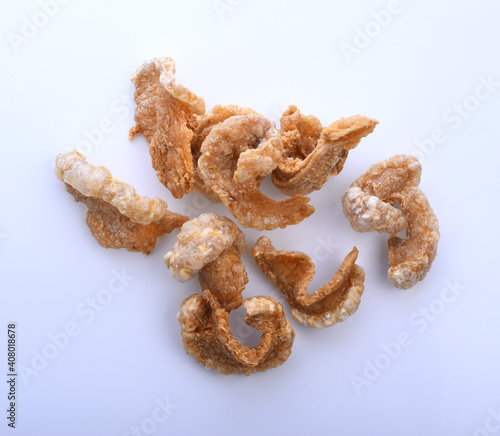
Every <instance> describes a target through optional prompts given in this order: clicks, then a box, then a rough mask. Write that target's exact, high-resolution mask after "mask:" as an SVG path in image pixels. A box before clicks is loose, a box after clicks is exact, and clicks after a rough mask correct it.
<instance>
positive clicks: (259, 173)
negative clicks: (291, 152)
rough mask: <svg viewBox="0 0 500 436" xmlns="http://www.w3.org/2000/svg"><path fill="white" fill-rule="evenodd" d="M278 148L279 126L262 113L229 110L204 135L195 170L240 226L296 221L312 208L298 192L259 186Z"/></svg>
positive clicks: (274, 162) (264, 227) (262, 227)
mask: <svg viewBox="0 0 500 436" xmlns="http://www.w3.org/2000/svg"><path fill="white" fill-rule="evenodd" d="M282 151H283V143H282V141H281V137H280V134H279V132H278V131H277V129H276V128H275V126H274V124H273V123H271V122H270V121H269V120H267V119H266V118H264V117H263V116H262V115H259V114H248V115H238V116H232V117H230V118H228V119H226V120H225V121H224V122H222V123H220V124H217V125H216V126H214V127H213V128H212V129H211V131H210V133H209V134H208V135H207V137H206V138H205V140H204V141H203V143H202V145H201V156H200V158H199V159H198V172H199V175H200V177H201V178H202V180H203V182H204V183H205V185H206V186H207V187H208V188H209V189H211V190H212V191H213V192H214V193H215V194H216V195H217V196H218V197H219V198H220V199H221V200H222V202H223V203H224V204H225V205H226V207H227V208H228V209H229V210H230V211H231V213H232V214H233V215H234V216H235V217H236V218H237V219H238V220H239V222H240V223H241V224H242V225H243V226H244V227H252V228H254V229H256V230H272V229H275V228H277V227H281V228H284V227H286V226H287V225H290V224H297V223H299V222H301V221H302V220H303V219H305V218H307V217H308V216H309V215H311V214H312V213H313V212H314V208H313V207H312V206H310V205H308V204H307V203H308V202H309V198H307V197H303V196H301V195H296V196H294V197H292V198H289V199H286V200H284V201H276V200H273V199H271V198H269V197H267V196H266V195H264V194H263V193H261V192H260V190H259V185H260V183H261V181H262V178H263V177H265V176H266V175H267V174H269V173H271V172H272V171H273V170H274V168H276V165H277V163H278V162H279V160H280V159H281V153H282Z"/></svg>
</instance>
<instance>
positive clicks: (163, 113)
mask: <svg viewBox="0 0 500 436" xmlns="http://www.w3.org/2000/svg"><path fill="white" fill-rule="evenodd" d="M174 74H175V64H174V61H173V60H172V59H171V58H168V57H162V58H154V59H151V60H148V61H145V62H144V63H143V64H142V65H141V66H140V67H139V68H138V69H137V71H136V72H135V73H134V74H133V75H132V77H131V80H132V82H133V83H134V85H135V88H136V90H135V94H134V98H135V102H136V103H137V108H136V111H135V121H136V125H135V126H134V127H132V128H131V129H130V134H129V137H130V139H132V138H133V137H134V135H135V134H136V133H142V134H143V135H144V136H145V137H146V139H147V141H148V142H149V144H150V146H149V151H150V154H151V161H152V165H153V168H154V169H155V171H156V175H157V176H158V179H159V180H160V181H161V183H163V184H164V185H165V186H166V187H167V188H168V189H169V190H170V192H171V193H172V195H173V196H174V198H182V196H183V195H184V194H187V193H188V192H191V191H192V190H193V184H194V170H193V158H192V156H191V139H192V137H193V132H192V129H191V125H190V120H191V119H192V117H193V115H195V114H203V113H204V112H205V102H204V100H203V99H202V98H200V97H198V96H196V95H195V94H194V93H192V92H191V91H189V90H188V89H186V88H185V87H184V86H183V85H182V84H181V83H180V82H179V81H178V79H177V78H176V77H175V75H174Z"/></svg>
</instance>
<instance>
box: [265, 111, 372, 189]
mask: <svg viewBox="0 0 500 436" xmlns="http://www.w3.org/2000/svg"><path fill="white" fill-rule="evenodd" d="M377 124H378V121H376V120H374V119H371V118H367V117H364V116H361V115H355V116H352V117H349V118H342V119H340V120H338V121H335V122H334V123H332V124H330V125H329V126H328V127H324V128H323V127H322V126H321V123H320V121H319V120H318V119H317V118H316V117H314V116H312V115H309V116H304V115H302V114H301V113H300V111H299V110H298V109H297V108H296V107H295V106H290V107H289V108H288V109H287V110H286V111H285V112H284V113H283V116H282V117H281V136H282V140H283V144H284V153H283V159H281V160H280V162H279V163H278V166H277V168H276V169H275V170H274V171H273V175H272V180H273V183H274V184H275V186H276V187H277V188H278V189H279V190H280V191H281V192H283V193H284V194H285V195H296V194H302V195H307V194H309V193H310V192H312V191H315V190H318V189H320V188H321V187H322V186H323V185H324V183H325V182H326V181H327V179H328V176H329V175H332V176H334V175H337V174H338V173H340V171H342V168H343V166H344V163H345V160H346V159H347V155H348V153H349V150H352V149H353V148H355V147H356V146H357V145H358V144H359V142H360V141H361V139H362V138H363V137H365V136H367V135H368V134H370V133H371V132H373V130H374V129H375V126H376V125H377Z"/></svg>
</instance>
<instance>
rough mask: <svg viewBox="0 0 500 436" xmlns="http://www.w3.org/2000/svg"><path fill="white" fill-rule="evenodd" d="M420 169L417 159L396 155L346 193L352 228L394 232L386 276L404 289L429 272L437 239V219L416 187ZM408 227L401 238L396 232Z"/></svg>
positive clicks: (366, 230)
mask: <svg viewBox="0 0 500 436" xmlns="http://www.w3.org/2000/svg"><path fill="white" fill-rule="evenodd" d="M421 173H422V166H421V165H420V162H419V161H418V160H417V159H416V158H414V157H413V156H409V155H396V156H393V157H391V158H389V159H387V160H385V161H383V162H380V163H378V164H375V165H373V166H372V167H371V168H370V169H369V170H368V171H367V172H366V173H365V174H363V175H362V176H361V177H359V178H358V179H357V180H355V181H354V182H353V184H352V185H351V187H350V188H349V189H348V190H347V192H346V193H345V195H344V196H343V197H342V205H343V208H344V214H345V215H346V217H347V218H348V219H349V221H350V223H351V226H352V228H353V229H354V230H356V231H358V232H369V231H373V230H377V231H379V232H387V233H389V234H390V235H391V237H390V238H389V262H390V269H389V273H388V278H389V280H390V281H391V282H392V283H393V284H394V286H396V287H397V288H400V289H408V288H411V287H412V286H414V285H415V284H416V283H417V282H419V281H420V280H422V279H423V278H424V277H425V275H426V274H427V272H428V271H429V270H430V268H431V265H432V262H433V261H434V258H435V257H436V252H437V246H438V242H439V223H438V220H437V218H436V216H435V214H434V212H433V210H432V208H431V207H430V205H429V202H428V200H427V197H426V196H425V194H424V193H423V192H422V191H421V190H420V189H419V188H418V184H419V183H420V176H421ZM398 206H399V208H400V209H399V208H398ZM405 228H406V238H404V239H402V238H399V237H398V236H397V233H398V232H400V231H401V230H404V229H405Z"/></svg>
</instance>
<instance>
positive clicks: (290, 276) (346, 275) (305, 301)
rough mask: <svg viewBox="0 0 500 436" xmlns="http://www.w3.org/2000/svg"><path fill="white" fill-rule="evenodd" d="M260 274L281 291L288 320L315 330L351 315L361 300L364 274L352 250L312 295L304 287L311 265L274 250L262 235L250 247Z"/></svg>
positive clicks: (306, 258) (301, 255)
mask: <svg viewBox="0 0 500 436" xmlns="http://www.w3.org/2000/svg"><path fill="white" fill-rule="evenodd" d="M252 255H253V257H254V258H255V261H256V263H257V265H258V266H259V268H260V269H261V271H262V272H263V273H264V274H265V275H266V277H267V278H268V279H269V280H270V281H271V282H273V283H276V286H277V287H278V289H279V290H280V291H281V293H282V294H283V296H284V297H285V298H286V299H287V301H288V304H289V305H290V307H291V311H292V317H293V319H295V320H296V321H298V322H300V323H301V324H304V325H308V326H310V327H315V328H323V327H329V326H331V325H333V324H335V323H337V322H341V321H344V320H345V319H346V318H348V317H349V316H351V315H352V314H353V313H354V312H356V310H357V309H358V306H359V304H360V301H361V295H362V294H363V290H364V280H365V273H364V271H363V268H361V267H360V266H358V265H356V263H355V262H356V259H357V257H358V250H357V249H356V248H354V249H353V250H352V251H351V252H350V253H349V254H348V255H347V256H346V258H345V259H344V261H343V262H342V265H341V266H340V268H339V269H338V270H337V272H336V273H335V275H334V276H333V278H332V279H331V280H330V281H329V282H328V283H327V284H325V285H323V286H322V287H321V288H320V289H318V290H317V291H316V292H314V293H312V294H308V293H307V287H308V285H309V283H310V282H311V280H312V279H313V277H314V270H315V268H314V264H313V262H312V260H311V258H310V257H309V256H307V255H306V254H305V253H302V252H300V251H278V250H276V249H275V248H274V247H273V245H272V244H271V240H270V239H269V238H267V237H265V236H262V237H260V238H259V239H258V240H257V243H256V244H255V245H254V247H253V248H252Z"/></svg>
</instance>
